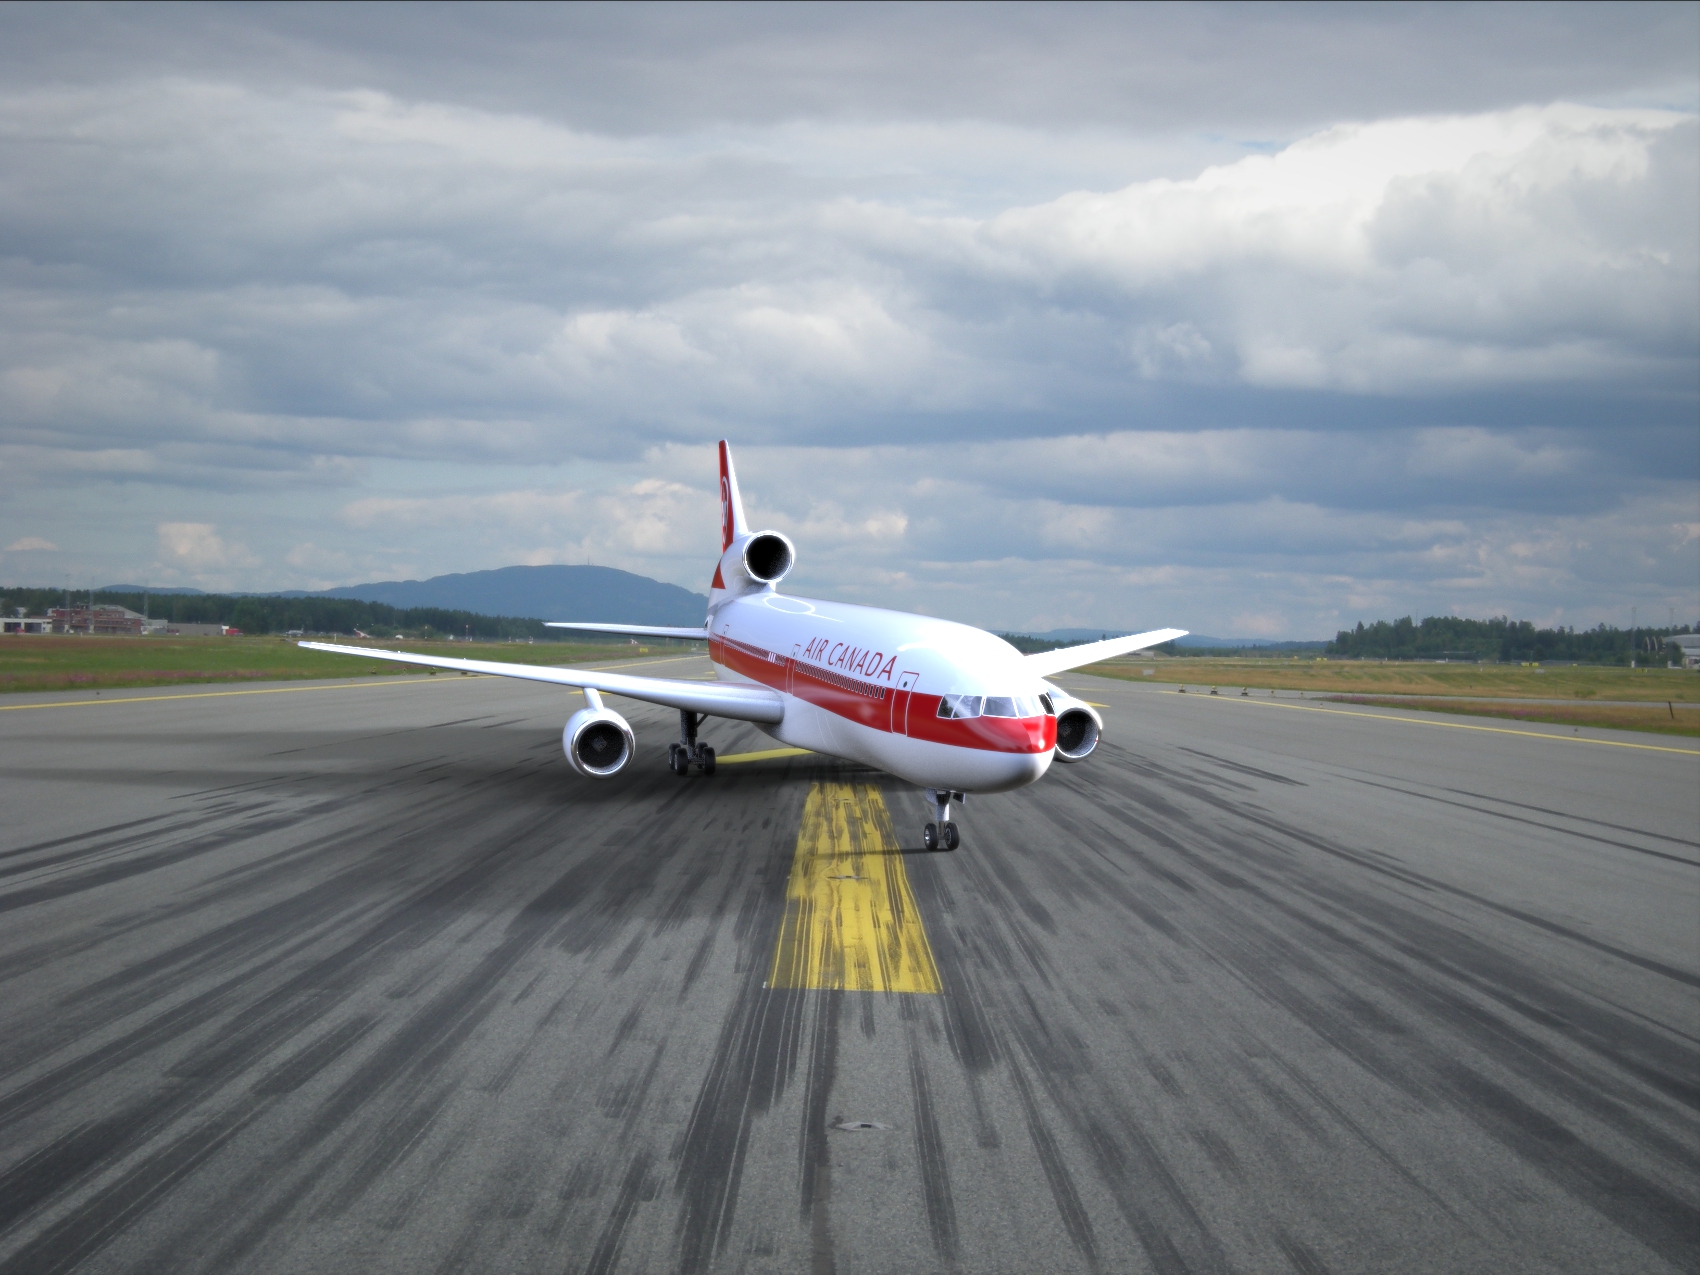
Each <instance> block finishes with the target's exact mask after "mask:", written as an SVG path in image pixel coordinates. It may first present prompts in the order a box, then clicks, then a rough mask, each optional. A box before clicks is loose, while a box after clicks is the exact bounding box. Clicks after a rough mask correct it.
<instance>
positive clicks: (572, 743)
mask: <svg viewBox="0 0 1700 1275" xmlns="http://www.w3.org/2000/svg"><path fill="white" fill-rule="evenodd" d="M561 747H562V748H563V749H565V750H566V754H567V760H568V761H569V762H570V763H572V768H573V769H574V770H576V771H578V773H579V774H581V775H587V776H589V777H590V778H591V779H607V778H608V777H609V776H610V775H615V774H618V773H619V772H620V770H621V769H622V768H624V766H625V764H626V763H627V762H629V761H630V760H631V759H632V754H633V753H634V752H636V751H637V739H636V737H635V736H633V734H632V728H631V727H630V726H629V725H628V724H627V723H626V719H625V718H623V717H621V716H620V715H619V714H618V713H616V712H615V711H614V710H613V709H611V708H604V707H602V705H601V704H600V703H595V704H593V705H592V706H591V707H589V708H581V709H579V711H578V712H576V713H574V714H573V715H572V716H571V717H569V718H568V719H567V725H566V729H565V730H563V731H562V732H561Z"/></svg>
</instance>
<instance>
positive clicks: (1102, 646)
mask: <svg viewBox="0 0 1700 1275" xmlns="http://www.w3.org/2000/svg"><path fill="white" fill-rule="evenodd" d="M1186 634H1187V631H1186V630H1185V629H1152V630H1151V632H1149V633H1135V634H1132V635H1131V636H1129V637H1119V638H1109V639H1107V640H1105V641H1103V642H1088V643H1086V644H1085V645H1084V646H1065V647H1062V648H1061V649H1060V650H1055V651H1040V652H1039V653H1038V654H1037V655H1029V656H1028V657H1027V658H1026V659H1025V660H1024V661H1023V663H1025V664H1026V666H1027V668H1028V670H1029V671H1030V672H1033V673H1036V674H1038V675H1039V676H1040V677H1049V676H1050V675H1051V674H1052V673H1065V672H1067V671H1068V670H1069V669H1071V668H1079V667H1080V666H1081V665H1083V664H1096V663H1098V662H1099V661H1100V660H1113V659H1114V658H1115V657H1116V656H1118V655H1126V654H1128V653H1129V652H1130V651H1143V650H1145V649H1146V648H1147V647H1152V646H1159V645H1161V644H1162V643H1164V642H1172V641H1174V639H1176V638H1178V637H1185V636H1186Z"/></svg>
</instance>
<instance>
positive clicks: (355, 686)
mask: <svg viewBox="0 0 1700 1275" xmlns="http://www.w3.org/2000/svg"><path fill="white" fill-rule="evenodd" d="M468 676H470V677H479V676H482V674H477V673H472V674H468ZM430 680H431V679H430V678H428V677H388V678H385V679H384V680H383V681H381V682H339V683H337V684H336V685H335V686H270V687H267V688H266V689H264V690H258V691H180V692H178V693H177V694H174V695H126V696H124V697H122V698H115V699H67V700H56V701H54V702H53V703H50V704H0V713H16V712H19V711H21V710H23V709H26V708H89V707H91V706H94V705H99V704H152V703H154V702H155V701H157V700H166V699H221V698H223V697H224V696H226V695H292V694H299V693H300V692H302V691H365V690H372V689H375V688H377V687H380V686H414V685H417V684H418V683H420V682H429V681H430Z"/></svg>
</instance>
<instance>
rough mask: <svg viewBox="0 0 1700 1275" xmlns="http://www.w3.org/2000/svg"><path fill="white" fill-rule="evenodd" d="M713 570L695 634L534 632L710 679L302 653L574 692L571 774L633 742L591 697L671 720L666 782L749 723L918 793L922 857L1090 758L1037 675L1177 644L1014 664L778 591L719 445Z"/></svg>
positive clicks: (410, 656)
mask: <svg viewBox="0 0 1700 1275" xmlns="http://www.w3.org/2000/svg"><path fill="white" fill-rule="evenodd" d="M720 513H721V528H720V550H721V552H720V560H719V561H718V562H717V563H716V564H715V567H714V581H713V584H712V585H711V586H710V589H709V595H708V618H707V620H706V621H705V622H704V624H703V626H702V627H701V628H690V627H683V626H681V627H673V626H668V625H653V624H602V623H596V622H592V621H573V620H554V621H549V627H551V628H558V629H578V630H586V631H589V632H594V633H611V634H623V635H626V636H628V637H631V638H633V639H636V638H640V637H651V638H687V639H695V640H697V641H703V642H706V643H707V644H708V657H709V659H710V660H711V661H712V663H713V666H714V673H715V675H716V679H717V680H716V681H714V682H694V681H684V680H681V679H677V678H662V677H638V676H633V675H632V674H629V673H605V672H591V671H588V670H584V669H572V668H546V667H539V666H536V665H530V664H505V663H499V662H495V661H491V660H461V659H450V658H448V657H445V656H436V655H419V654H415V653H413V652H404V651H377V650H373V649H371V648H369V647H361V646H337V645H335V644H333V643H329V642H302V643H300V645H301V646H303V647H306V648H308V649H309V650H314V651H332V652H335V653H337V654H340V655H357V656H360V657H362V658H364V659H377V660H394V661H397V662H399V663H403V664H415V665H421V666H424V667H428V668H442V669H455V670H458V671H460V672H463V673H485V674H491V675H494V676H497V677H514V678H522V679H525V680H527V681H533V682H549V683H553V684H555V685H558V686H571V687H576V688H578V689H579V690H582V691H583V692H584V697H585V707H584V708H582V709H580V710H579V711H578V712H576V713H574V714H573V715H572V717H571V718H569V719H568V721H567V724H566V727H565V729H563V731H562V732H561V746H562V748H563V749H564V750H565V751H566V754H567V761H568V762H569V763H570V764H571V765H572V768H573V769H574V770H576V771H577V772H578V773H579V774H581V775H584V776H587V777H589V778H592V779H606V778H608V777H609V776H612V775H615V774H618V773H619V772H620V771H621V770H623V769H624V768H625V767H626V765H627V764H628V763H629V762H630V761H631V760H632V757H633V756H634V754H635V753H636V751H637V740H636V737H635V736H634V735H633V733H632V728H631V726H630V725H629V724H628V723H627V721H626V719H625V718H623V717H621V716H620V714H618V713H616V712H615V711H614V710H613V709H611V708H609V707H608V706H607V705H606V704H604V703H603V701H602V696H603V695H621V696H625V697H627V698H629V699H636V700H642V701H645V702H647V703H650V704H660V705H663V706H664V707H667V708H673V709H677V710H678V712H679V739H678V741H677V742H676V743H673V744H670V745H669V746H668V749H667V759H668V765H669V766H670V767H671V768H672V770H673V773H674V774H676V775H679V776H686V775H688V774H690V772H691V771H692V770H693V769H695V770H697V771H699V772H700V773H701V774H703V775H705V776H706V775H712V774H714V765H715V756H714V749H713V748H712V747H710V746H709V745H708V744H706V743H704V742H703V741H702V740H700V739H699V738H698V737H697V731H698V728H699V727H701V726H702V724H703V722H704V721H705V720H706V719H707V718H709V717H725V718H731V719H733V720H736V721H745V722H751V723H753V724H754V725H755V726H757V727H758V728H760V729H761V730H762V731H764V732H766V733H767V734H769V735H771V736H772V737H773V738H774V739H777V740H778V741H779V742H780V743H782V744H786V745H789V746H791V747H793V748H802V749H807V750H808V751H810V752H815V753H822V754H826V755H829V756H834V757H841V758H845V759H847V760H850V761H856V762H861V763H862V764H864V765H867V766H872V767H874V768H875V769H878V770H882V771H885V772H887V773H888V774H891V775H895V776H897V777H898V778H899V779H904V780H907V781H909V782H910V783H912V784H914V785H916V787H918V788H922V789H925V791H926V794H927V801H928V803H929V804H930V805H931V807H932V811H933V816H934V817H933V819H932V820H930V821H929V822H928V823H927V824H926V826H925V828H923V830H922V837H921V839H922V844H923V845H925V847H926V848H927V849H928V850H937V849H939V848H940V847H942V848H943V849H945V850H954V849H956V848H957V846H958V845H960V844H961V832H960V831H959V829H958V827H957V824H956V821H955V820H954V819H953V818H952V817H951V814H952V809H951V808H952V803H958V804H960V803H963V802H965V801H966V800H967V798H968V794H970V793H997V792H1008V791H1010V790H1012V789H1015V788H1020V787H1023V786H1025V785H1027V784H1030V783H1033V782H1034V781H1035V780H1037V779H1039V778H1040V777H1041V776H1042V775H1044V773H1045V772H1046V771H1047V770H1048V769H1049V768H1050V765H1051V762H1052V761H1053V760H1056V761H1062V762H1080V761H1084V760H1085V759H1086V758H1087V757H1089V756H1090V755H1091V754H1092V752H1093V750H1094V749H1096V748H1097V746H1098V741H1099V739H1100V738H1102V736H1103V731H1104V722H1103V719H1102V718H1101V717H1099V715H1098V713H1097V711H1096V710H1095V709H1094V708H1093V707H1092V706H1091V705H1090V704H1087V703H1085V702H1084V701H1082V700H1079V699H1076V698H1075V697H1074V696H1072V695H1070V694H1069V693H1068V692H1066V691H1064V690H1061V689H1060V688H1058V687H1056V686H1054V685H1052V684H1051V683H1049V682H1048V681H1046V680H1045V679H1046V678H1048V677H1051V676H1054V675H1055V674H1057V673H1062V672H1065V671H1067V670H1068V669H1072V668H1079V667H1081V666H1082V665H1086V664H1094V663H1096V662H1098V661H1099V660H1107V659H1111V658H1113V657H1114V656H1117V655H1125V654H1127V653H1128V652H1131V651H1140V650H1144V649H1145V648H1147V647H1151V646H1156V645H1157V644H1159V643H1161V642H1167V641H1169V640H1171V639H1173V638H1178V637H1184V636H1185V635H1186V630H1185V629H1155V630H1152V631H1151V632H1148V633H1135V634H1133V635H1131V636H1129V637H1119V638H1109V639H1107V640H1105V641H1102V642H1087V643H1085V644H1083V645H1080V646H1069V647H1063V648H1062V649H1060V650H1055V651H1044V652H1041V653H1039V654H1037V655H1023V654H1022V653H1021V652H1020V651H1017V650H1016V649H1015V648H1014V647H1013V646H1011V645H1010V644H1009V643H1008V642H1005V641H1004V640H1003V639H1002V638H1000V637H997V636H996V635H994V634H991V633H987V632H985V631H984V630H983V629H976V628H971V627H970V626H968V625H966V624H955V623H952V622H951V621H949V620H937V619H933V618H932V617H930V616H924V615H914V614H910V613H907V612H902V611H887V610H882V609H880V608H878V607H868V606H855V605H850V604H847V603H840V602H824V601H820V600H818V599H814V598H802V597H797V596H794V595H792V594H787V593H781V592H780V591H779V583H780V581H782V580H784V578H785V577H786V575H787V574H788V573H789V572H790V570H791V568H792V567H793V566H794V565H795V563H796V561H797V552H796V548H795V546H793V545H792V543H791V541H790V539H789V538H788V537H787V536H785V535H784V534H783V533H781V532H778V531H757V532H753V533H752V532H751V531H750V530H749V527H748V526H747V525H746V523H745V521H744V506H743V501H742V498H741V497H740V496H739V494H738V477H737V473H736V471H735V470H734V469H733V466H732V449H731V447H730V446H729V445H728V443H727V442H726V440H724V439H722V440H721V442H720Z"/></svg>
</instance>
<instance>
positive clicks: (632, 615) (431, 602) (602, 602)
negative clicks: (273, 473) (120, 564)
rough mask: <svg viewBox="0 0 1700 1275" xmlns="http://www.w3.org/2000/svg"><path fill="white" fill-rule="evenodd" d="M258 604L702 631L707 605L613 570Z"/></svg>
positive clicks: (384, 587)
mask: <svg viewBox="0 0 1700 1275" xmlns="http://www.w3.org/2000/svg"><path fill="white" fill-rule="evenodd" d="M96 592H98V593H144V592H146V593H152V594H156V595H182V596H197V597H204V596H206V595H205V594H204V593H203V592H202V591H201V590H200V589H144V588H143V586H141V585H139V584H109V585H107V586H106V587H105V588H104V589H98V590H96ZM229 596H232V597H253V598H351V599H354V600H356V601H360V602H382V603H384V604H385V605H386V606H392V607H400V608H402V609H403V610H406V609H409V608H413V607H438V608H440V609H442V610H445V611H471V612H473V613H474V614H476V615H509V616H526V617H530V618H533V619H539V620H603V621H606V622H608V623H610V624H691V625H695V624H701V623H702V622H703V620H704V618H705V617H706V616H707V613H708V597H707V595H706V594H702V593H692V592H691V591H690V590H689V589H682V588H680V587H679V586H678V585H676V584H662V583H661V581H659V580H651V579H650V578H649V577H648V576H640V575H633V574H632V573H631V572H630V571H619V570H616V569H615V568H613V567H568V566H554V567H497V568H496V569H495V570H493V571H467V572H462V573H459V574H455V575H446V576H432V577H431V578H430V579H429V580H383V581H378V582H375V583H373V584H351V585H347V586H345V587H343V588H340V589H320V590H318V591H316V592H314V591H309V590H306V589H289V590H283V591H279V592H276V593H237V594H231V595H229Z"/></svg>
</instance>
